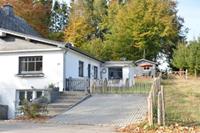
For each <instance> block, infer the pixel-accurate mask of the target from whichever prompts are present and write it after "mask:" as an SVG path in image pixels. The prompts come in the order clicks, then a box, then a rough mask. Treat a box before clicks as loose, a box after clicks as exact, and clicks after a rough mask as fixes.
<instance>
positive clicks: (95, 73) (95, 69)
mask: <svg viewBox="0 0 200 133" xmlns="http://www.w3.org/2000/svg"><path fill="white" fill-rule="evenodd" d="M94 79H98V67H97V66H94Z"/></svg>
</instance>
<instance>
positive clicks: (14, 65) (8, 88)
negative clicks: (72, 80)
mask: <svg viewBox="0 0 200 133" xmlns="http://www.w3.org/2000/svg"><path fill="white" fill-rule="evenodd" d="M63 55H64V54H63V51H51V52H50V51H48V52H29V53H9V54H0V62H1V65H0V98H1V99H0V104H5V105H9V118H13V117H14V112H13V110H14V109H15V106H14V103H15V92H16V89H18V90H20V89H31V88H32V87H34V88H35V89H44V88H46V87H47V86H48V85H49V84H51V83H52V84H55V85H56V86H58V87H59V88H60V90H63V79H64V74H63V57H64V56H63ZM20 56H42V57H43V68H42V69H43V73H44V77H26V78H25V77H19V76H18V75H17V74H18V72H19V57H20Z"/></svg>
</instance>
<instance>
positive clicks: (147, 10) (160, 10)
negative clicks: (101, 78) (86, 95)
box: [65, 0, 183, 60]
mask: <svg viewBox="0 0 200 133" xmlns="http://www.w3.org/2000/svg"><path fill="white" fill-rule="evenodd" d="M182 23H183V20H182V19H181V18H180V17H178V16H177V10H176V3H175V2H174V1H172V0H168V1H160V0H156V1H155V0H145V1H141V0H129V1H116V0H111V1H109V4H108V2H107V1H106V0H77V1H76V2H74V3H72V10H71V14H70V21H69V25H68V27H67V28H66V30H65V40H66V41H68V42H72V43H74V44H75V46H77V47H80V48H83V49H84V50H85V49H86V50H87V51H89V52H90V53H91V54H93V55H96V56H97V57H99V58H100V59H106V60H119V59H121V58H126V59H128V60H137V59H139V58H142V57H143V55H144V51H145V53H146V56H145V57H146V58H147V59H151V60H152V59H156V58H157V55H158V53H160V52H161V53H164V54H166V55H168V57H169V58H171V57H172V53H173V49H174V48H175V47H176V44H177V42H178V41H179V40H180V39H183V36H182V35H183V32H182ZM96 48H97V49H96ZM94 51H95V52H94Z"/></svg>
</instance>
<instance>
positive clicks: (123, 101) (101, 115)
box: [49, 94, 147, 127]
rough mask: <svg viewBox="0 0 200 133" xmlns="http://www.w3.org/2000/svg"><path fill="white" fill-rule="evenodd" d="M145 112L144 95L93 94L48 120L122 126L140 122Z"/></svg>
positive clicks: (61, 122) (60, 122)
mask: <svg viewBox="0 0 200 133" xmlns="http://www.w3.org/2000/svg"><path fill="white" fill-rule="evenodd" d="M146 113H147V102H146V96H141V95H124V94H123V95H116V94H111V95H108V94H106V95H93V96H92V97H91V98H89V99H87V100H86V101H84V102H82V103H81V104H79V105H77V106H76V107H74V108H72V109H71V110H69V111H67V112H65V113H63V114H61V115H59V116H57V117H55V118H53V119H51V120H49V122H50V123H56V124H73V125H104V126H105V125H109V126H115V127H122V126H125V125H128V124H130V123H138V122H141V121H142V120H144V119H145V117H146Z"/></svg>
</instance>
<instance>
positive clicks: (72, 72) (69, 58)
mask: <svg viewBox="0 0 200 133" xmlns="http://www.w3.org/2000/svg"><path fill="white" fill-rule="evenodd" d="M79 61H82V62H84V75H83V76H84V77H79V75H78V74H79V69H78V68H79ZM88 64H91V71H90V72H91V78H92V79H93V78H94V69H93V67H94V66H97V67H98V79H100V77H101V76H100V71H101V69H100V66H101V62H99V61H97V60H94V59H92V58H89V57H87V56H85V55H83V54H80V53H78V52H75V51H72V50H69V51H68V52H67V53H66V54H65V78H69V77H72V78H88Z"/></svg>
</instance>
